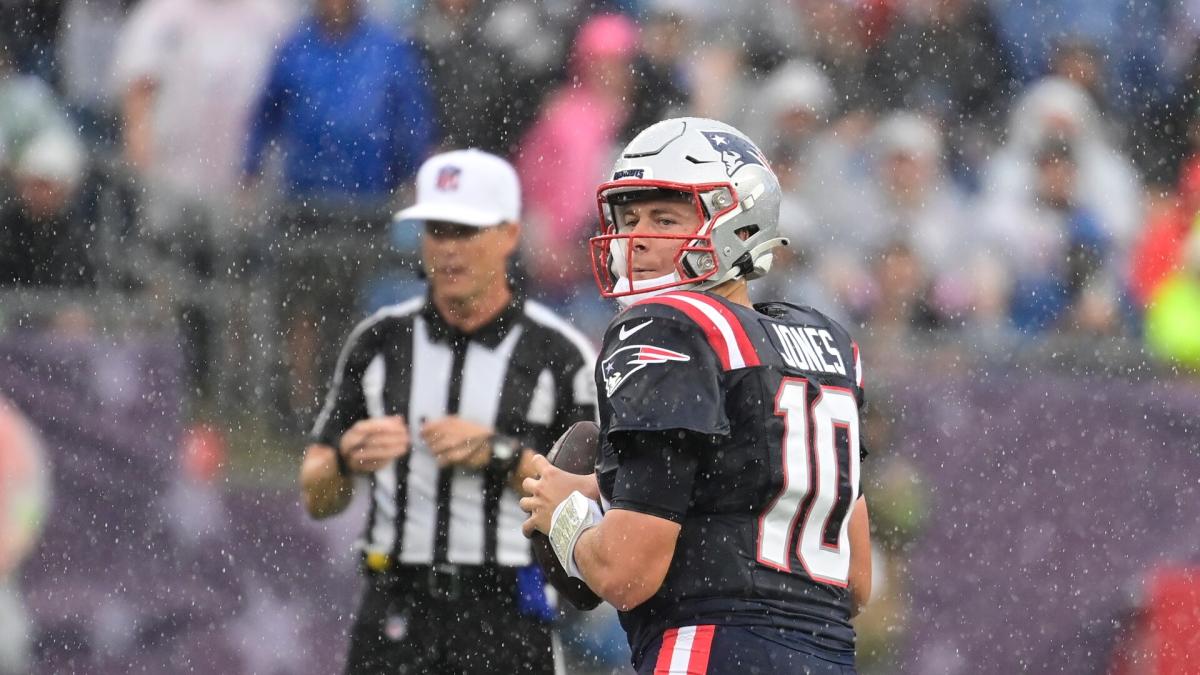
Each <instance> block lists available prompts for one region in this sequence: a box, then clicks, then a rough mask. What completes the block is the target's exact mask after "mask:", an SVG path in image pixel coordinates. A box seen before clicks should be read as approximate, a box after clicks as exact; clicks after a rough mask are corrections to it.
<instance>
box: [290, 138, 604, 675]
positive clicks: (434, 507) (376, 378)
mask: <svg viewBox="0 0 1200 675" xmlns="http://www.w3.org/2000/svg"><path fill="white" fill-rule="evenodd" d="M520 201H521V198H520V188H519V185H518V181H517V176H516V173H515V171H514V170H513V168H512V167H511V166H510V165H509V164H508V163H507V162H505V161H504V160H503V159H500V158H499V157H496V156H494V155H490V154H487V153H484V152H480V151H478V150H457V151H453V152H448V153H445V154H441V155H437V156H435V157H432V158H431V159H429V160H428V161H426V162H425V164H424V165H422V167H421V169H420V171H419V172H418V174H417V203H416V205H414V206H412V207H410V208H408V209H406V210H404V211H402V212H400V213H399V214H398V216H397V217H398V218H399V219H401V220H411V221H417V222H418V223H419V226H423V227H424V236H423V237H422V243H421V255H422V265H423V267H424V270H425V273H426V275H427V278H428V281H429V292H428V295H427V297H425V298H416V299H413V300H411V301H409V302H405V303H402V304H399V305H396V306H393V307H388V308H385V309H383V310H380V311H379V312H377V313H376V314H375V315H374V316H372V317H370V318H369V319H367V320H366V321H364V322H363V323H361V324H359V325H358V326H357V327H356V328H355V329H354V331H353V332H352V333H351V334H350V337H349V338H348V339H347V341H346V344H345V346H344V347H343V348H342V352H341V356H340V357H339V359H338V365H337V371H336V373H335V374H334V379H333V384H332V385H331V387H330V390H329V393H328V395H327V397H326V399H325V405H324V407H323V409H322V410H321V413H320V416H319V417H318V419H317V422H316V425H315V427H314V429H313V434H312V444H311V445H309V446H308V449H307V451H306V454H305V457H304V463H303V465H302V467H301V470H300V485H301V490H302V492H303V496H304V503H305V507H306V508H307V509H308V512H309V513H310V514H311V515H312V516H313V517H315V518H324V517H326V516H329V515H332V514H335V513H338V512H340V511H342V510H344V509H345V508H346V505H347V504H348V503H349V501H350V498H351V495H352V491H353V489H354V485H355V483H356V482H361V483H364V484H366V485H367V486H368V489H369V490H370V494H371V507H370V512H369V515H368V516H367V523H366V527H365V528H364V530H363V534H362V540H361V541H362V550H363V569H364V572H365V574H366V576H367V581H368V582H367V584H366V588H365V591H364V593H363V597H362V602H361V605H360V607H359V611H358V615H357V617H356V620H355V623H354V626H353V628H352V630H351V636H350V654H349V657H348V662H347V672H348V673H384V672H386V673H535V674H536V673H547V674H549V673H553V672H554V670H555V654H554V651H555V650H554V648H553V647H552V642H553V635H552V630H551V626H550V623H549V622H550V619H551V618H552V614H551V612H550V611H549V607H548V605H547V604H546V601H545V595H544V593H543V590H542V589H543V584H542V578H541V576H540V572H539V571H538V570H537V567H536V565H534V564H533V561H532V556H531V554H530V549H529V544H528V541H527V540H526V539H525V537H524V536H522V534H521V522H522V521H523V520H524V514H523V513H522V511H521V510H520V508H519V506H518V504H517V495H516V493H515V492H514V489H513V487H514V486H516V485H519V484H520V480H521V478H522V477H523V476H524V475H525V472H526V470H527V467H528V465H529V464H530V463H531V460H532V458H533V456H534V452H535V451H544V450H545V449H547V448H549V447H550V445H551V444H552V443H553V441H554V439H555V438H556V437H557V436H558V435H559V434H560V433H562V432H563V431H565V430H566V429H567V427H569V426H570V425H571V424H572V423H574V422H576V421H578V420H581V419H595V416H596V408H595V402H596V395H595V388H594V384H593V382H592V368H593V365H594V362H595V353H594V352H593V349H592V347H591V345H590V344H589V343H588V341H587V340H586V339H585V338H584V337H583V336H582V335H580V334H579V333H578V332H577V331H575V330H574V329H572V328H571V327H570V326H568V325H567V324H566V323H565V322H564V321H563V320H562V319H560V318H559V317H558V316H556V315H555V314H553V313H552V312H550V311H549V310H548V309H546V308H545V307H543V306H541V305H538V304H537V303H534V302H532V301H529V300H525V299H524V298H522V297H521V296H520V294H518V293H517V292H515V291H514V289H513V287H512V286H511V285H510V283H509V281H508V277H507V274H506V271H507V266H508V259H509V257H510V256H512V255H513V253H514V252H515V251H516V248H517V240H518V234H519V229H520V225H519V220H520ZM356 479H361V480H356Z"/></svg>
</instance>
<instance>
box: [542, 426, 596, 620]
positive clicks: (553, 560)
mask: <svg viewBox="0 0 1200 675" xmlns="http://www.w3.org/2000/svg"><path fill="white" fill-rule="evenodd" d="M599 439H600V427H598V426H596V423H595V422H592V421H586V420H585V421H583V422H576V423H575V424H573V425H571V428H570V429H567V431H566V432H565V433H564V434H563V435H562V436H559V438H558V440H557V441H555V442H554V447H552V448H550V452H548V453H546V459H548V460H550V463H551V464H553V465H554V466H556V467H558V468H560V469H562V470H563V471H566V472H569V473H575V474H580V475H587V474H589V473H592V472H594V471H595V470H596V447H597V441H599ZM530 542H531V543H532V544H533V557H534V558H536V559H537V562H538V565H540V566H541V568H542V571H543V572H545V573H546V579H547V580H548V581H549V582H550V585H551V586H553V587H554V589H555V590H557V591H558V594H559V595H561V596H562V597H564V598H566V599H567V601H568V602H570V603H571V604H572V605H573V606H574V607H575V608H576V609H582V610H588V609H595V608H596V606H597V605H599V604H600V602H601V600H600V596H598V595H596V594H595V593H593V592H592V589H590V588H588V587H587V584H585V583H583V581H581V580H579V579H575V578H573V577H571V576H569V575H568V574H567V571H566V570H564V569H563V566H562V564H561V563H559V562H558V556H556V555H554V548H553V547H552V546H550V537H547V536H546V535H544V534H542V533H541V532H534V533H533V536H532V537H530Z"/></svg>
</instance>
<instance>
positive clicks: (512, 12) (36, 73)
mask: <svg viewBox="0 0 1200 675" xmlns="http://www.w3.org/2000/svg"><path fill="white" fill-rule="evenodd" d="M4 6H5V12H4V14H5V17H6V20H5V22H4V23H5V25H4V30H3V37H2V38H0V39H2V40H3V50H2V51H0V54H2V55H3V58H2V60H0V188H2V189H3V192H4V195H5V196H4V200H3V204H2V206H3V208H2V209H0V218H2V220H3V227H2V228H0V236H2V237H3V239H2V240H0V285H2V286H3V287H4V289H5V295H4V298H5V302H4V304H3V308H4V309H3V313H4V316H3V317H0V320H2V321H3V324H2V325H3V326H4V327H5V328H9V329H11V328H13V327H18V326H25V325H41V326H43V327H44V326H47V325H49V326H53V327H55V328H56V329H59V330H63V331H68V332H72V333H83V334H87V333H88V332H93V331H97V330H122V331H124V330H157V331H161V330H169V331H177V332H178V334H179V336H180V341H181V343H182V344H184V345H185V348H186V350H187V353H188V356H189V360H190V364H191V369H192V371H193V372H194V373H195V378H194V382H193V385H194V386H195V389H196V391H197V392H198V393H199V394H200V396H201V397H206V396H207V397H213V396H217V395H219V396H220V397H221V398H222V400H228V401H234V402H236V401H245V400H251V401H253V402H261V401H262V400H263V397H264V396H271V395H279V392H285V393H284V394H282V395H283V396H284V397H285V398H287V399H288V400H287V401H284V402H282V405H281V406H280V407H282V408H283V409H285V410H286V409H290V410H298V411H307V410H309V409H310V408H311V406H312V404H313V402H314V400H315V396H316V391H317V390H318V389H319V388H320V386H319V385H320V381H321V379H322V377H323V373H324V372H326V370H327V366H328V364H327V359H328V351H329V350H330V349H332V347H330V346H329V345H333V344H336V343H337V340H338V338H339V337H340V336H342V335H343V334H344V333H345V331H346V330H347V329H348V327H349V326H350V325H352V322H353V321H354V320H356V319H357V318H358V317H360V316H361V315H362V314H363V312H364V311H367V310H369V309H371V308H373V307H375V306H378V305H380V304H383V303H385V302H390V301H393V300H394V299H396V296H397V295H403V294H406V293H414V292H418V289H419V286H418V285H417V284H419V279H417V278H415V277H414V275H413V274H412V269H413V268H412V266H411V264H410V263H411V259H412V257H413V253H414V251H415V246H416V241H415V240H414V238H413V236H412V235H411V233H409V232H408V231H406V230H403V229H394V228H390V227H389V215H390V213H391V211H392V210H393V208H394V207H395V206H396V205H397V204H399V203H401V202H402V201H403V197H404V192H405V190H406V189H407V183H408V180H409V178H410V177H411V174H412V172H413V171H414V170H415V167H416V166H417V165H418V164H419V162H420V160H421V159H422V158H423V157H424V156H426V155H427V154H429V153H430V152H432V151H434V150H435V149H437V148H439V147H463V146H476V147H481V148H485V149H489V150H492V151H496V152H500V153H503V154H507V155H509V156H511V157H513V158H514V160H515V162H516V164H517V165H518V168H519V170H520V172H521V175H522V179H523V181H524V183H525V185H524V188H525V195H526V196H525V202H526V209H525V210H526V214H527V223H526V225H527V227H526V228H525V240H526V241H525V255H524V256H523V258H522V265H521V269H520V270H517V272H518V273H519V274H520V276H522V277H523V278H524V279H525V280H526V289H527V291H528V292H529V293H530V294H532V295H535V296H538V297H541V298H543V299H545V300H548V301H550V302H551V304H554V305H557V306H559V307H563V308H565V309H567V310H569V311H571V312H572V313H573V314H574V315H575V316H576V318H577V320H578V321H579V322H580V323H581V324H582V325H583V326H585V327H586V328H589V329H590V330H592V332H593V333H594V332H595V331H596V330H597V329H598V327H600V326H602V325H603V324H604V322H605V321H606V320H607V317H608V316H609V315H610V314H611V311H612V310H611V308H609V307H607V306H604V305H602V304H601V303H600V302H599V301H598V300H595V299H594V298H595V293H594V292H593V289H592V286H591V283H592V282H591V270H590V268H589V266H588V264H587V261H586V257H585V253H584V252H585V245H584V242H585V240H586V238H587V237H588V236H589V235H590V234H591V233H592V232H593V231H594V229H595V220H596V219H595V213H594V211H595V209H594V193H593V189H594V186H595V184H596V183H597V182H598V180H599V179H600V178H601V177H602V176H603V175H604V172H605V170H606V169H607V167H608V166H609V165H610V162H611V160H612V156H613V152H614V148H616V147H617V146H618V145H619V144H620V142H621V141H622V140H623V139H626V138H628V137H629V136H630V135H631V133H632V131H633V130H635V129H637V128H640V127H642V126H644V125H646V124H647V123H648V122H650V121H653V120H656V119H659V118H661V117H663V116H664V115H669V114H682V113H688V114H695V115H702V116H711V117H715V118H720V119H724V120H728V121H730V122H733V123H735V124H738V125H740V126H742V127H743V128H745V129H747V130H748V131H749V133H750V135H751V136H752V137H753V138H756V139H759V140H760V143H761V144H762V145H763V150H764V151H765V152H766V153H767V155H768V157H769V159H770V160H771V161H772V163H773V165H774V167H775V169H776V170H777V172H778V173H779V174H780V176H781V179H782V180H783V182H784V184H785V187H786V191H787V199H786V203H785V206H784V217H783V222H784V224H785V227H786V228H787V234H788V235H789V236H790V238H791V241H792V247H791V249H790V253H789V254H788V255H787V256H786V258H784V259H781V260H779V261H778V263H777V264H778V265H779V266H780V267H783V268H784V273H782V274H777V275H773V276H774V279H775V281H774V282H772V283H773V287H771V288H760V289H759V291H760V293H761V294H762V296H764V297H765V296H774V297H783V298H787V299H792V300H799V301H802V302H806V303H809V304H813V305H815V306H819V307H825V308H828V309H830V310H832V311H835V312H839V313H840V314H841V316H840V318H842V319H845V320H846V321H848V322H849V323H850V324H852V325H855V326H859V327H860V332H863V331H864V329H865V335H864V338H865V339H866V341H868V342H871V341H876V342H879V343H881V344H886V345H889V347H888V350H887V352H885V353H890V352H893V351H896V352H904V353H909V352H911V351H912V350H914V349H915V350H920V349H921V348H922V347H923V346H926V345H937V344H942V345H945V344H954V345H956V346H957V347H958V348H960V349H962V350H964V351H965V352H966V353H967V354H970V353H972V352H993V353H1001V352H1002V353H1011V352H1013V351H1021V350H1028V349H1036V348H1037V347H1038V346H1039V345H1044V344H1046V343H1047V342H1048V341H1051V342H1052V341H1053V340H1054V339H1055V337H1060V336H1064V335H1066V336H1070V338H1071V341H1072V343H1073V344H1074V343H1077V340H1078V339H1080V338H1086V339H1087V341H1088V342H1089V343H1094V342H1097V341H1103V343H1104V344H1106V345H1112V344H1116V343H1123V344H1125V345H1126V347H1127V348H1128V351H1129V353H1131V354H1133V355H1134V357H1135V358H1140V356H1138V355H1140V353H1141V350H1140V349H1139V348H1138V346H1139V345H1140V344H1141V343H1142V342H1143V341H1144V342H1145V344H1147V345H1148V346H1149V347H1150V352H1151V353H1153V354H1154V355H1155V356H1156V357H1158V358H1161V359H1162V360H1164V361H1166V362H1169V363H1178V362H1183V363H1187V364H1190V365H1192V366H1195V365H1198V364H1200V347H1198V346H1197V340H1198V339H1200V338H1197V337H1196V336H1197V334H1198V333H1200V331H1197V330H1195V327H1196V325H1197V323H1196V322H1197V321H1198V320H1200V317H1198V314H1200V306H1198V305H1200V301H1198V300H1197V298H1198V297H1200V296H1198V294H1200V290H1198V287H1197V274H1198V272H1197V268H1198V267H1200V239H1198V237H1197V236H1196V235H1194V234H1193V232H1194V228H1193V219H1194V215H1195V214H1196V212H1197V207H1198V206H1200V155H1197V154H1196V150H1197V144H1198V143H1200V118H1198V117H1197V115H1196V111H1197V109H1198V106H1197V82H1198V81H1200V55H1198V53H1197V50H1196V45H1197V44H1198V41H1200V38H1198V37H1197V36H1198V35H1200V25H1198V24H1197V20H1196V19H1197V15H1196V14H1197V12H1200V10H1198V9H1197V8H1196V6H1195V3H1188V2H1175V3H1127V2H1120V1H1117V0H1103V1H1100V2H1074V1H1068V0H1064V1H1062V2H1055V3H1032V2H1030V3H1020V2H1017V3H1008V2H1005V3H999V2H996V3H988V2H985V1H983V0H840V1H838V2H824V1H817V0H754V1H752V2H740V3H733V4H729V3H710V2H701V1H699V0H641V1H639V0H624V1H617V0H613V1H610V2H600V3H593V2H580V1H578V0H551V1H548V2H531V1H528V0H508V1H505V2H494V3H483V2H479V1H477V0H427V1H425V2H418V1H411V0H378V1H376V2H370V3H367V2H363V0H316V3H315V5H313V6H307V5H302V4H301V3H298V2H296V1H295V0H223V1H222V2H213V1H211V0H139V1H137V2H129V1H127V0H86V1H85V0H65V1H63V2H57V1H47V0H5V2H4ZM406 270H407V272H406ZM97 313H99V314H97ZM323 359H324V360H323ZM280 363H283V364H286V366H279V365H278V364H280ZM271 382H274V383H276V384H280V383H284V384H286V386H278V387H276V388H277V389H278V391H276V392H264V391H262V387H263V386H264V384H263V383H271ZM247 387H251V388H254V387H257V388H258V391H256V392H247V391H245V389H246V388H247ZM239 392H240V393H239ZM276 403H279V402H278V401H276Z"/></svg>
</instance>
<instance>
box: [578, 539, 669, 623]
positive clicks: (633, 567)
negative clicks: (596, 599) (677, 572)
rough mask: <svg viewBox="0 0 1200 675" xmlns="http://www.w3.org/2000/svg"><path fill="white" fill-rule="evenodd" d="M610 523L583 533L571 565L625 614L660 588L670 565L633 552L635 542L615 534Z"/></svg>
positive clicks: (607, 600) (599, 593)
mask: <svg viewBox="0 0 1200 675" xmlns="http://www.w3.org/2000/svg"><path fill="white" fill-rule="evenodd" d="M616 529H617V528H614V527H613V526H612V521H611V520H609V519H607V518H606V519H605V520H603V521H601V522H600V525H598V526H596V527H594V528H592V529H590V530H588V531H587V532H584V533H583V535H581V536H580V538H579V542H578V543H577V544H576V545H575V565H576V566H577V567H578V568H579V572H580V574H581V575H582V576H583V580H584V582H585V583H587V585H588V587H589V588H591V589H592V591H594V592H595V593H596V595H599V596H600V597H601V598H603V599H604V601H605V602H608V603H609V604H611V605H612V606H613V607H616V608H617V609H619V610H621V611H628V610H630V609H633V608H634V607H637V606H638V605H640V604H642V603H643V602H645V601H646V600H649V599H650V598H651V597H652V596H653V595H654V594H655V593H657V592H658V589H659V588H660V587H661V586H662V583H663V580H664V579H665V578H666V576H667V568H668V567H669V566H670V557H667V559H666V560H665V561H658V560H653V559H647V556H644V555H638V554H639V553H643V552H642V551H638V550H636V549H635V548H633V547H635V546H636V543H635V542H629V541H627V539H628V538H627V537H625V536H623V535H622V534H620V533H618V532H615V531H614V530H616Z"/></svg>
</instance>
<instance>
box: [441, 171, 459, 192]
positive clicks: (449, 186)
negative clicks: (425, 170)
mask: <svg viewBox="0 0 1200 675" xmlns="http://www.w3.org/2000/svg"><path fill="white" fill-rule="evenodd" d="M460 175H462V169H460V168H458V167H457V166H443V167H442V168H441V169H440V170H439V171H438V175H437V181H436V182H435V185H436V186H437V189H439V190H441V191H442V192H449V191H451V190H457V189H458V177H459V176H460Z"/></svg>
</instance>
